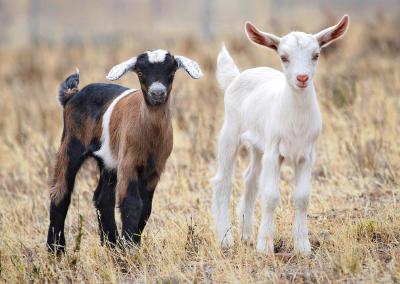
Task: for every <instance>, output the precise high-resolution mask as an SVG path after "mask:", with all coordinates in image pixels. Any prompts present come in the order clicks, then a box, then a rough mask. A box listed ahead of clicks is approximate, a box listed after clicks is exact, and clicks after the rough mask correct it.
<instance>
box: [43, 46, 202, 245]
mask: <svg viewBox="0 0 400 284" xmlns="http://www.w3.org/2000/svg"><path fill="white" fill-rule="evenodd" d="M179 68H183V69H184V70H185V71H186V72H187V73H188V74H189V75H190V76H191V77H192V78H194V79H198V78H200V77H201V76H202V73H201V70H200V67H199V65H198V64H197V63H196V62H194V61H192V60H190V59H188V58H186V57H183V56H173V55H171V54H170V53H169V52H167V51H164V50H153V51H147V52H145V53H143V54H141V55H139V56H137V57H134V58H131V59H129V60H127V61H125V62H123V63H121V64H119V65H116V66H114V67H113V68H112V69H111V71H110V73H109V74H108V76H107V79H109V80H117V79H118V78H120V77H121V76H123V75H124V74H125V73H127V72H128V71H133V72H135V73H136V74H137V75H138V77H139V81H140V85H141V90H133V89H129V88H126V87H123V86H120V85H115V84H101V83H95V84H89V85H87V86H86V87H84V88H83V89H82V90H79V89H78V84H79V73H78V72H77V73H76V74H73V75H71V76H69V77H68V78H67V79H66V80H65V81H64V82H63V83H62V84H61V87H60V91H59V100H60V103H61V105H62V106H63V108H64V130H63V134H62V140H61V146H60V148H59V151H58V153H57V159H56V164H55V169H54V176H53V181H52V188H51V204H50V226H49V231H48V236H47V246H48V248H49V250H50V251H51V252H56V253H59V252H64V251H65V235H64V222H65V218H66V215H67V211H68V207H69V204H70V201H71V195H72V191H73V188H74V182H75V177H76V174H77V172H78V170H79V168H80V167H81V165H82V163H83V162H84V161H85V159H87V158H89V157H94V158H95V159H96V160H97V163H98V166H99V169H100V179H99V183H98V185H97V188H96V190H95V192H94V197H93V200H94V204H95V207H96V208H97V212H98V221H99V228H100V238H101V242H102V244H103V243H104V242H106V243H108V244H110V246H112V247H113V246H115V245H116V244H117V243H121V244H126V243H127V244H134V245H139V244H140V238H141V234H142V232H143V229H144V227H145V225H146V222H147V220H148V218H149V216H150V213H151V207H152V199H153V193H154V190H155V188H156V186H157V183H158V181H159V179H160V176H161V173H162V172H163V170H164V166H165V163H166V161H167V159H168V157H169V155H170V154H171V151H172V144H173V133H172V125H171V113H170V99H169V97H170V92H171V88H172V82H173V79H174V75H175V71H176V70H177V69H179ZM116 199H117V200H118V204H119V207H120V211H121V221H122V236H121V238H120V237H119V234H118V230H117V226H116V223H115V214H114V210H115V209H114V208H115V202H116Z"/></svg>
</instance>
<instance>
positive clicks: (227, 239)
mask: <svg viewBox="0 0 400 284" xmlns="http://www.w3.org/2000/svg"><path fill="white" fill-rule="evenodd" d="M220 244H221V247H222V248H229V247H231V246H233V245H234V240H233V236H232V234H231V233H230V232H228V233H227V234H226V235H225V236H224V238H223V239H222V240H221V241H220Z"/></svg>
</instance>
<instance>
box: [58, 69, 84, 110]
mask: <svg viewBox="0 0 400 284" xmlns="http://www.w3.org/2000/svg"><path fill="white" fill-rule="evenodd" d="M78 85H79V73H78V72H77V73H75V74H72V75H70V76H68V77H67V79H65V81H64V82H63V83H62V84H61V86H60V89H59V90H58V100H59V101H60V104H61V105H62V106H63V107H64V106H65V105H66V103H67V102H68V100H69V99H70V98H71V96H70V95H71V93H74V92H77V91H78Z"/></svg>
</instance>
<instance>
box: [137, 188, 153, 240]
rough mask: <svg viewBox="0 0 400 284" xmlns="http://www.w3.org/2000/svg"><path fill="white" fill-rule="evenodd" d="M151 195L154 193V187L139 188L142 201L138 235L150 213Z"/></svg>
mask: <svg viewBox="0 0 400 284" xmlns="http://www.w3.org/2000/svg"><path fill="white" fill-rule="evenodd" d="M153 195H154V189H151V190H150V189H147V188H142V189H141V190H140V196H141V198H142V201H143V210H142V215H141V216H140V221H139V233H140V235H141V234H142V232H143V230H144V227H145V226H146V224H147V220H148V219H149V217H150V214H151V207H152V203H153Z"/></svg>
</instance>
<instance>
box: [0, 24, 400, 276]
mask: <svg viewBox="0 0 400 284" xmlns="http://www.w3.org/2000/svg"><path fill="white" fill-rule="evenodd" d="M387 25H388V26H386V27H383V28H382V27H381V28H380V29H381V31H382V32H381V33H380V35H379V37H377V36H376V34H377V33H373V35H370V36H368V35H367V33H366V32H367V31H373V29H374V28H375V29H376V27H374V26H372V27H371V26H367V27H361V26H357V25H353V26H352V29H351V36H348V37H347V38H346V41H344V42H343V44H342V45H341V46H340V49H333V50H330V51H329V52H327V53H326V54H325V55H324V56H322V58H321V62H320V65H319V67H318V71H317V76H316V79H315V81H316V86H317V89H318V91H319V92H318V93H319V100H320V104H321V109H322V114H323V119H324V130H323V133H322V136H321V137H320V139H319V141H318V149H317V162H316V166H315V169H314V179H313V194H312V203H311V208H310V211H309V216H310V220H309V224H310V237H311V242H312V245H313V253H312V256H311V257H309V258H302V257H299V256H293V255H291V254H290V253H291V252H292V241H291V222H292V217H293V209H292V206H291V205H290V192H291V189H292V185H291V183H290V181H291V178H292V175H293V174H292V172H291V171H290V170H288V169H287V168H285V170H284V172H283V175H282V176H283V180H282V183H281V190H282V193H283V194H282V196H283V197H282V201H281V204H280V207H279V210H278V211H277V219H278V220H277V226H278V230H277V241H276V250H277V252H279V253H280V254H277V255H276V256H275V257H271V256H264V255H258V254H257V253H256V252H255V249H254V247H253V246H252V245H244V244H241V243H237V244H236V245H235V246H234V247H233V248H232V249H230V250H228V251H221V250H220V249H219V248H218V246H217V244H216V243H215V241H214V239H213V234H212V231H211V229H210V227H211V222H210V216H209V208H210V196H211V189H210V183H209V180H210V178H211V177H212V175H213V173H214V170H215V141H216V136H217V133H218V130H219V128H220V126H221V123H222V117H223V104H222V102H223V95H222V93H221V91H220V90H219V89H218V87H217V85H216V82H215V79H214V75H213V74H214V68H215V66H214V62H215V58H216V54H217V50H218V48H219V43H214V44H211V45H205V44H203V43H199V42H196V41H195V40H191V39H186V40H182V41H179V42H175V43H169V44H168V45H167V44H165V45H164V46H161V47H165V46H168V48H169V49H170V50H171V51H174V52H175V53H177V54H178V53H179V54H184V55H186V56H189V57H193V58H195V59H197V60H198V61H199V63H200V64H201V65H202V66H203V70H204V71H205V77H204V78H203V79H202V80H200V81H194V80H190V79H188V77H187V76H185V75H184V74H183V73H181V74H179V75H178V76H177V79H176V82H175V85H174V91H173V100H174V103H173V109H174V135H175V141H174V142H175V145H174V151H173V154H172V156H171V158H170V160H169V161H168V166H167V169H166V172H165V173H164V175H163V177H162V181H161V183H160V184H159V187H158V188H157V191H156V195H155V199H154V211H153V214H152V216H151V219H150V222H149V224H148V226H147V227H146V230H145V234H144V239H143V244H142V246H141V248H140V249H139V250H138V251H136V252H135V251H132V252H130V253H127V254H121V253H119V252H117V251H116V252H113V251H109V250H108V249H106V248H104V247H101V246H100V245H99V239H98V235H97V223H96V216H95V210H94V207H93V205H92V201H91V197H92V192H93V189H94V187H95V185H96V180H97V173H96V168H95V166H94V164H93V163H90V162H89V163H87V164H86V165H85V167H84V168H83V170H81V172H80V174H79V178H78V182H77V185H76V187H75V194H74V197H73V201H72V204H71V208H70V211H69V214H68V217H67V222H66V236H67V246H68V249H69V253H68V255H67V256H65V257H62V258H60V259H56V258H54V257H53V256H50V255H48V254H47V251H46V248H45V237H46V231H47V226H48V209H49V189H48V180H49V173H50V172H51V166H52V164H53V161H54V155H55V151H56V149H57V146H58V143H59V139H60V135H61V127H62V117H61V108H60V107H59V106H58V104H57V100H56V88H57V85H58V84H59V82H60V81H61V80H62V79H63V78H65V77H66V76H67V75H68V74H69V73H70V72H72V71H73V70H74V67H75V66H79V67H80V69H81V80H82V81H81V86H83V85H85V84H87V83H89V82H94V81H104V80H103V78H104V75H105V73H106V71H107V70H108V68H109V67H110V66H112V64H115V63H117V62H119V61H120V60H123V59H126V58H127V57H128V56H131V55H133V54H135V53H137V52H139V51H141V50H142V49H144V48H145V47H144V46H137V45H135V44H129V43H127V44H125V45H123V46H116V47H108V48H104V47H103V48H99V47H95V46H93V47H86V46H85V47H70V48H62V47H44V46H42V47H37V48H31V49H25V50H1V51H0V62H1V65H0V86H1V95H0V98H1V101H0V113H1V116H0V232H1V233H0V282H10V283H15V282H39V283H40V282H44V281H49V282H55V281H61V282H92V283H93V282H130V281H132V280H134V281H135V282H136V281H137V282H162V283H170V282H172V283H177V282H196V283H198V282H245V283H246V282H270V281H273V282H280V283H281V282H291V281H294V282H320V283H326V282H399V281H400V211H399V205H398V204H399V169H400V143H399V141H400V135H399V132H400V130H399V125H400V116H399V113H400V96H399V93H400V58H399V51H400V42H399V39H398V38H397V39H396V38H395V35H397V34H398V33H397V31H396V29H397V25H389V24H388V23H387ZM390 30H392V31H394V32H393V34H391V33H390V32H389V31H390ZM386 31H387V32H386ZM377 42H379V44H377ZM227 45H228V47H229V48H230V50H231V51H232V54H233V56H234V58H235V59H236V60H237V62H238V63H239V65H240V66H241V67H242V68H249V67H251V66H257V65H261V64H262V65H272V66H275V67H279V65H278V58H277V56H276V55H274V54H273V53H272V52H269V51H265V50H264V49H260V48H256V47H255V46H253V45H251V44H249V43H248V42H247V41H245V40H244V37H241V38H240V39H232V40H231V41H229V42H228V43H227ZM260 58H262V60H260ZM135 80H136V79H135V78H134V76H128V78H127V79H124V82H123V83H125V84H128V85H131V86H138V84H137V81H135ZM246 163H247V160H246V155H245V150H243V151H242V152H241V154H240V158H239V162H238V167H237V171H236V174H235V182H234V185H235V190H234V199H233V200H234V203H235V204H236V202H237V201H238V196H239V193H240V188H241V187H242V181H241V173H242V171H243V169H244V168H245V166H246ZM256 211H257V212H256V214H257V220H259V208H258V207H257V210H256ZM80 216H82V217H80ZM80 220H82V226H80V225H79V224H80ZM235 225H236V224H235ZM234 231H235V234H236V237H237V236H238V235H239V232H237V229H236V227H235V228H234ZM80 232H81V233H80ZM79 238H81V242H80V241H79ZM77 241H78V243H77Z"/></svg>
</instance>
